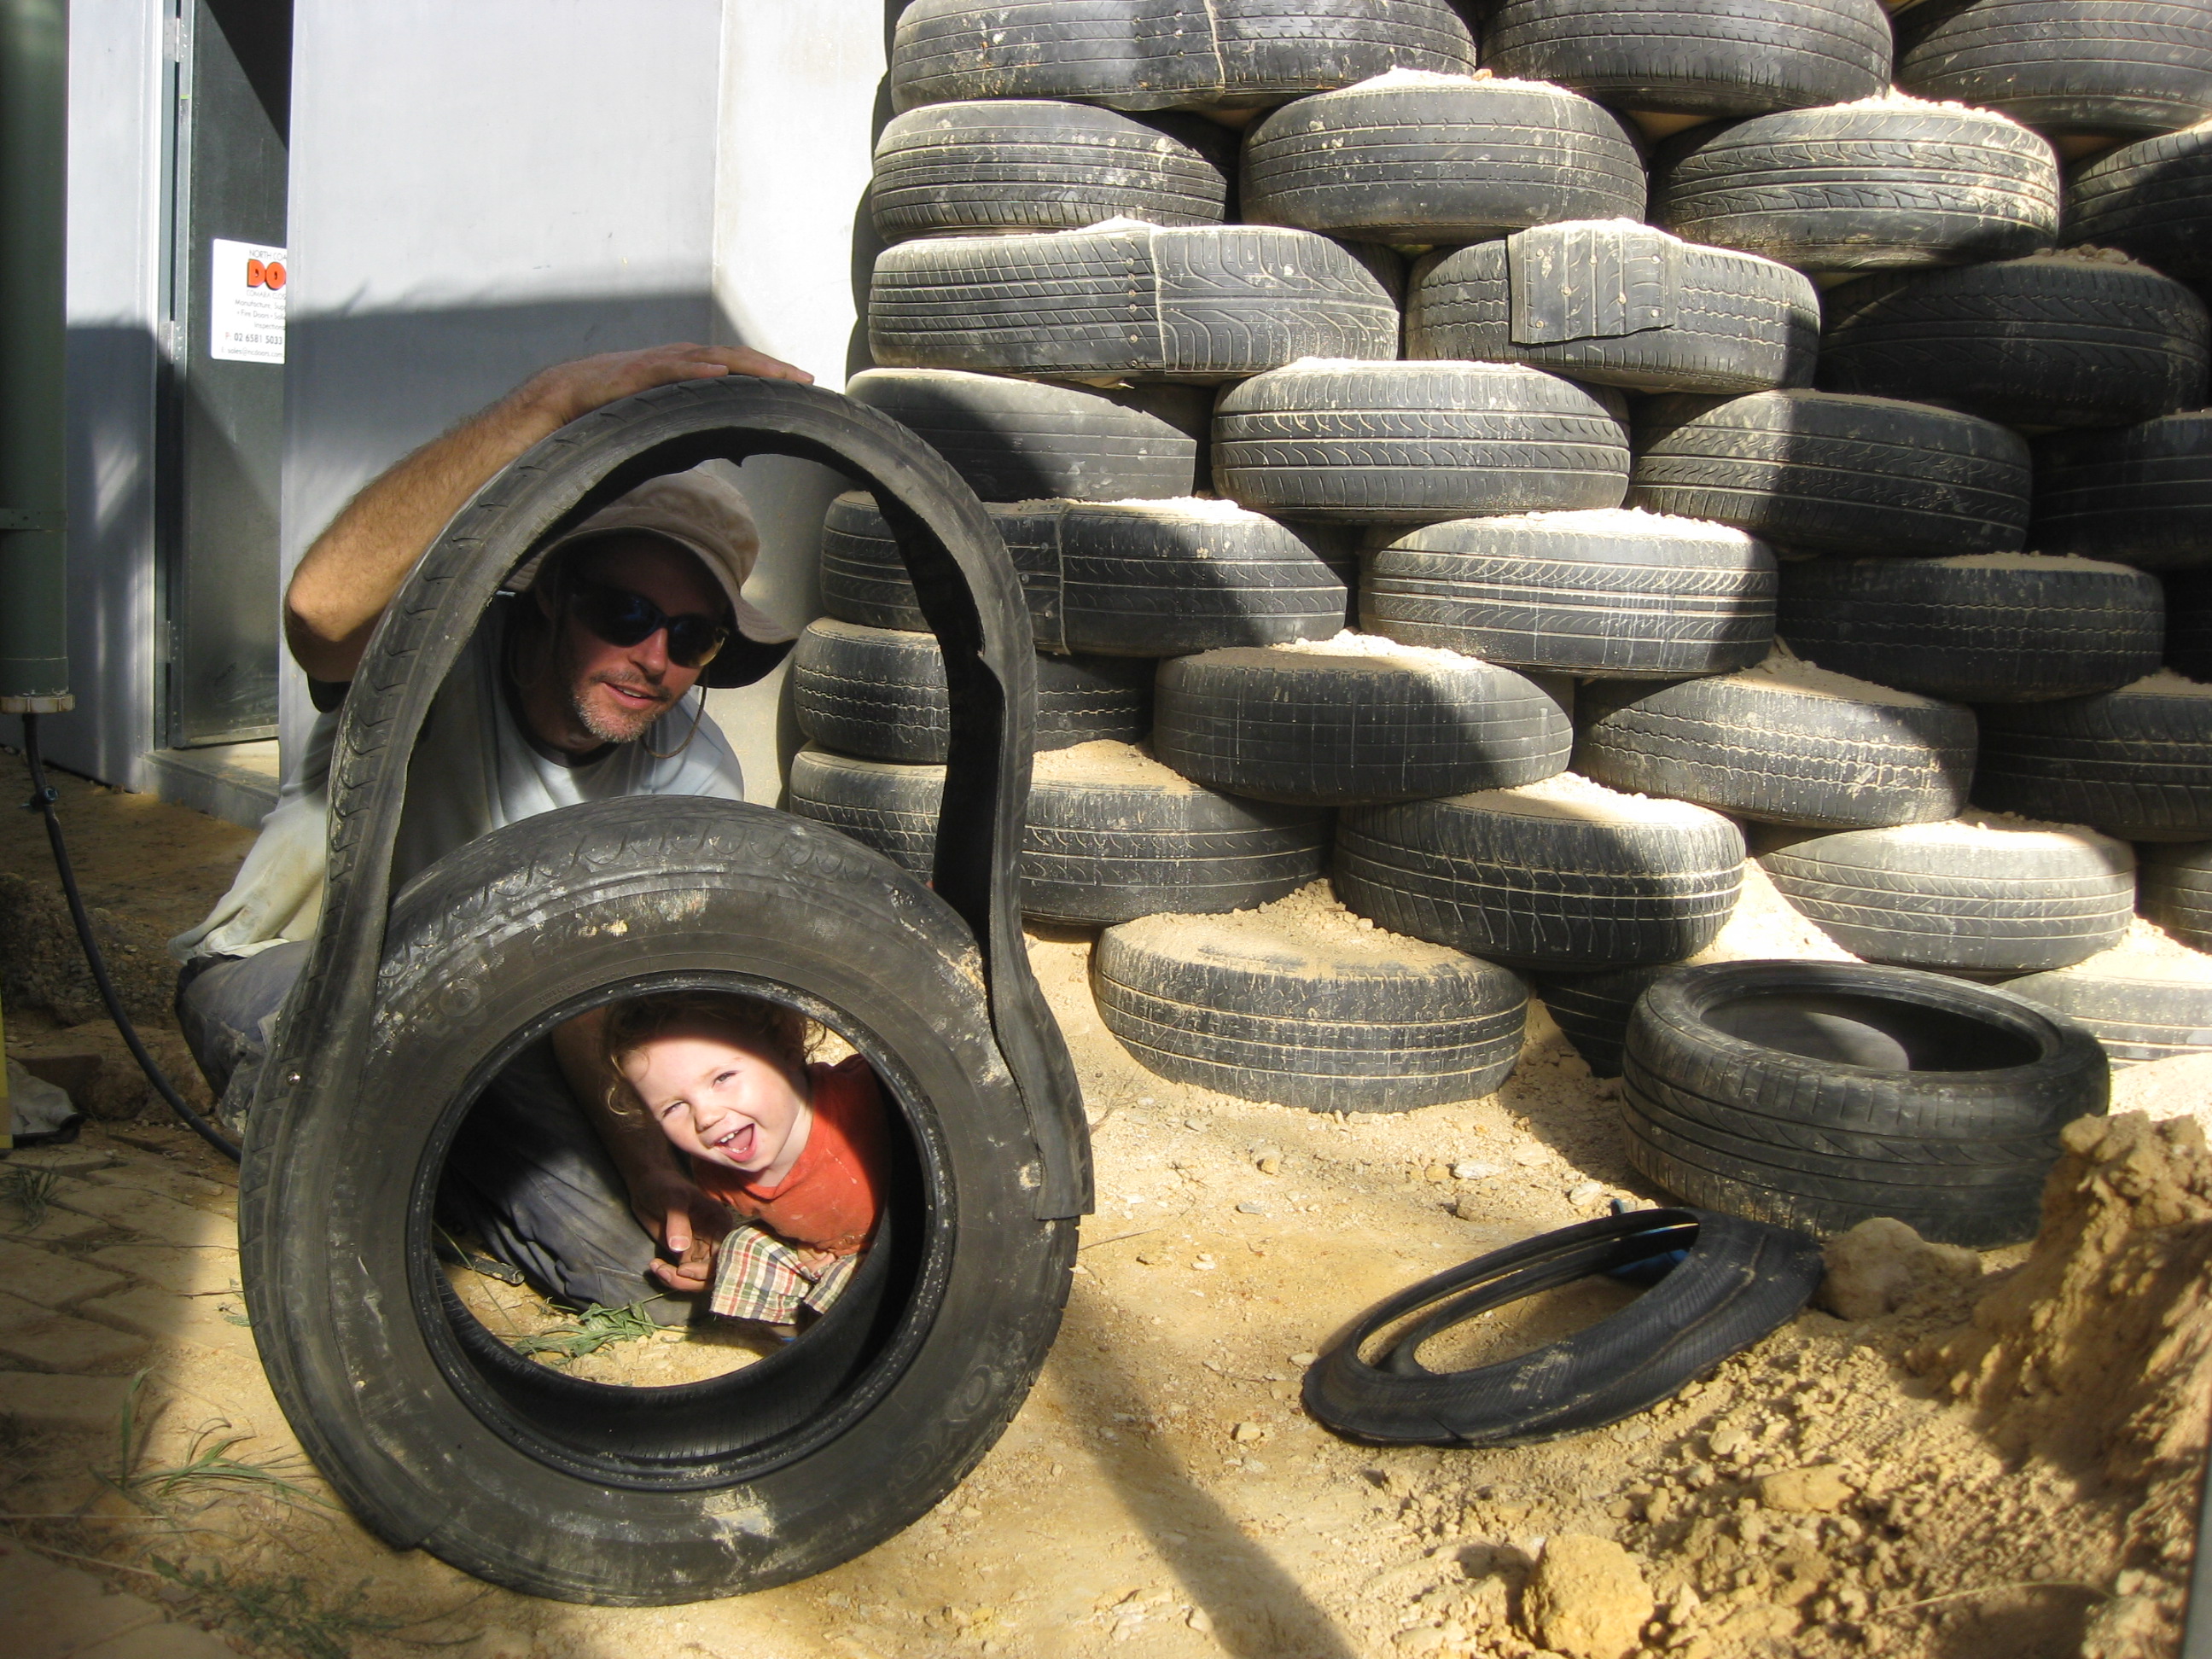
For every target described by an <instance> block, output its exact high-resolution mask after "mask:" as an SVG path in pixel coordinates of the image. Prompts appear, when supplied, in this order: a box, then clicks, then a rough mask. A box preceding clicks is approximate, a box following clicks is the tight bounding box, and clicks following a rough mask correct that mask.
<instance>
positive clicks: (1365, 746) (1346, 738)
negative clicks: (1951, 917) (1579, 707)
mask: <svg viewBox="0 0 2212 1659" xmlns="http://www.w3.org/2000/svg"><path fill="white" fill-rule="evenodd" d="M1154 721H1155V723H1154V726H1153V733H1152V748H1153V752H1154V753H1155V754H1157V755H1158V757H1159V758H1160V760H1161V761H1162V762H1164V763H1165V764H1167V765H1169V766H1171V767H1173V768H1174V769H1176V771H1178V772H1180V773H1182V775H1184V776H1185V777H1187V778H1190V779H1192V780H1194V781H1197V782H1199V783H1202V784H1205V785H1206V786H1207V787H1209V788H1213V789H1223V790H1226V791H1227V792H1229V793H1231V794H1233V795H1247V796H1249V797H1251V798H1252V799H1255V800H1272V801H1282V802H1285V803H1287V804H1290V805H1308V806H1340V805H1354V804H1358V803H1363V802H1372V801H1389V800H1408V799H1414V798H1416V797H1421V796H1430V795H1452V794H1460V793H1464V792H1466V791H1468V790H1473V789H1503V788H1510V787H1512V786H1514V785H1516V784H1522V783H1534V782H1535V781H1537V780H1538V779H1540V778H1547V777H1550V776H1551V775H1553V773H1555V772H1558V771H1559V770H1561V769H1563V768H1564V767H1565V765H1566V763H1567V751H1568V750H1570V749H1571V748H1572V747H1573V746H1574V731H1573V728H1572V727H1571V726H1570V725H1569V724H1568V721H1567V717H1566V716H1565V714H1562V713H1561V712H1560V710H1559V705H1558V704H1557V703H1556V702H1553V700H1552V699H1551V698H1550V697H1549V696H1546V695H1545V694H1544V693H1543V692H1542V691H1541V690H1538V689H1537V688H1536V687H1535V686H1534V685H1532V684H1529V683H1528V681H1527V680H1525V679H1523V678H1521V676H1520V675H1518V674H1516V673H1514V672H1512V671H1510V669H1504V668H1497V667H1493V666H1492V665H1490V664H1488V663H1483V662H1474V661H1466V660H1461V661H1437V660H1435V659H1431V658H1427V657H1424V656H1417V655H1414V654H1413V653H1406V654H1404V655H1394V654H1388V653H1387V647H1385V649H1384V651H1383V652H1375V651H1372V650H1371V649H1370V650H1369V651H1363V652H1360V653H1356V654H1355V653H1348V652H1346V653H1339V652H1328V651H1304V650H1297V649H1291V650H1272V651H1254V650H1235V651H1208V652H1206V653H1202V654H1200V655H1198V656H1191V657H1177V658H1175V659H1172V660H1170V661H1168V662H1164V663H1163V664H1161V665H1160V671H1159V681H1158V699H1157V710H1156V714H1155V716H1154Z"/></svg>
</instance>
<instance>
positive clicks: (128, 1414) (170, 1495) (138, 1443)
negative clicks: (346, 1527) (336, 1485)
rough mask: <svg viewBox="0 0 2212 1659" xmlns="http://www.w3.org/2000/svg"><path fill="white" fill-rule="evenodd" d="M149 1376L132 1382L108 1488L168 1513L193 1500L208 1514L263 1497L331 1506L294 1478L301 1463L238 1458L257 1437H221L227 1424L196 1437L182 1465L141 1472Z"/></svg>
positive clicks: (142, 1373)
mask: <svg viewBox="0 0 2212 1659" xmlns="http://www.w3.org/2000/svg"><path fill="white" fill-rule="evenodd" d="M146 1377H147V1373H146V1372H145V1371H140V1372H139V1373H138V1374H137V1376H133V1377H132V1378H131V1386H130V1388H129V1389H128V1390H126V1391H125V1394H124V1396H123V1415H122V1418H121V1419H120V1421H119V1423H118V1440H119V1442H120V1443H119V1445H118V1455H117V1464H116V1473H115V1474H114V1476H113V1478H112V1479H110V1480H108V1484H109V1485H111V1486H113V1487H114V1488H115V1490H116V1491H118V1492H121V1493H122V1494H123V1495H124V1496H125V1498H129V1499H130V1500H131V1502H132V1503H134V1504H138V1505H139V1506H140V1507H141V1508H143V1509H149V1510H155V1511H156V1512H158V1513H161V1514H167V1513H169V1512H170V1510H171V1509H172V1508H173V1506H175V1505H178V1504H181V1503H184V1502H185V1501H187V1500H190V1499H193V1498H197V1499H198V1500H199V1501H198V1502H197V1503H195V1504H191V1507H192V1508H193V1509H195V1510H204V1509H205V1508H206V1507H207V1506H208V1505H209V1504H213V1503H216V1502H217V1501H218V1500H220V1499H222V1498H235V1497H243V1496H246V1495H247V1494H249V1493H258V1494H260V1495H261V1496H263V1497H265V1498H277V1499H279V1500H281V1501H283V1502H284V1503H288V1504H316V1505H319V1507H322V1508H325V1509H327V1508H329V1507H330V1505H329V1504H328V1503H327V1501H326V1500H325V1499H324V1498H321V1497H320V1496H319V1495H318V1494H316V1493H314V1492H310V1491H308V1490H307V1488H306V1487H305V1486H301V1485H299V1484H298V1483H297V1482H296V1481H295V1480H293V1479H292V1478H291V1477H292V1475H294V1474H297V1473H300V1472H301V1471H300V1470H299V1469H298V1468H297V1467H296V1466H297V1465H298V1463H299V1461H300V1460H298V1459H297V1458H295V1457H274V1458H270V1459H269V1460H268V1461H267V1462H253V1461H252V1460H251V1459H249V1458H244V1457H233V1456H232V1455H230V1451H231V1448H232V1447H234V1446H236V1445H239V1444H240V1443H243V1442H245V1441H246V1440H250V1439H252V1436H251V1435H244V1434H234V1435H230V1436H228V1437H222V1438H218V1436H220V1435H221V1434H222V1430H224V1429H225V1428H228V1426H229V1425H228V1424H224V1423H218V1424H211V1425H209V1426H207V1427H205V1428H203V1429H202V1430H200V1431H199V1432H198V1433H197V1434H196V1435H194V1436H193V1437H192V1443H191V1449H190V1450H189V1451H188V1452H187V1453H186V1455H185V1461H184V1462H181V1463H178V1464H173V1465H172V1466H171V1467H169V1468H159V1469H142V1468H139V1467H138V1461H139V1459H140V1458H141V1457H142V1456H143V1455H144V1453H145V1449H146V1447H145V1436H144V1435H143V1433H142V1432H141V1431H140V1428H139V1410H138V1393H139V1390H140V1389H142V1388H143V1387H144V1386H145V1383H146ZM102 1478H103V1479H108V1478H107V1477H105V1476H103V1477H102Z"/></svg>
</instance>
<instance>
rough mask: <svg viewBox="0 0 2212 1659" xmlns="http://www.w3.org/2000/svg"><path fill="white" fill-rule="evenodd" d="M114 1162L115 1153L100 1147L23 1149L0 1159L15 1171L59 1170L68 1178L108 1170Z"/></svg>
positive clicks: (28, 1147)
mask: <svg viewBox="0 0 2212 1659" xmlns="http://www.w3.org/2000/svg"><path fill="white" fill-rule="evenodd" d="M114 1161H115V1154H114V1153H112V1152H102V1151H101V1150H100V1148H99V1147H97V1146H19V1147H17V1148H16V1149H15V1151H14V1152H9V1153H8V1154H7V1156H6V1157H4V1158H0V1164H5V1165H6V1166H7V1167H8V1168H9V1169H11V1170H17V1169H21V1170H59V1171H60V1172H61V1173H62V1174H64V1175H76V1174H81V1173H82V1172H83V1171H84V1170H99V1169H104V1168H106V1166H107V1165H108V1164H112V1163H113V1162H114Z"/></svg>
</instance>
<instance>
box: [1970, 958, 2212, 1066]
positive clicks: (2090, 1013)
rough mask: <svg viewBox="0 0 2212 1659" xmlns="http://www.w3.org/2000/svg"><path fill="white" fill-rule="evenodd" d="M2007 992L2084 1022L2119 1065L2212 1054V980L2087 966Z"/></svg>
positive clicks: (2017, 983) (2021, 982)
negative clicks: (2189, 1055) (2117, 971)
mask: <svg viewBox="0 0 2212 1659" xmlns="http://www.w3.org/2000/svg"><path fill="white" fill-rule="evenodd" d="M2004 988H2005V989H2006V990H2008V991H2010V992H2011V993H2012V994H2014V995H2015V996H2022V997H2026V998H2027V1000H2029V1001H2030V1002H2033V1003H2035V1004H2038V1005H2039V1006H2042V1007H2045V1008H2048V1009H2051V1011H2052V1012H2055V1013H2059V1014H2063V1015H2064V1016H2066V1017H2067V1018H2069V1019H2075V1020H2079V1021H2080V1022H2081V1024H2083V1025H2085V1026H2087V1028H2088V1029H2089V1030H2090V1031H2091V1032H2092V1033H2093V1034H2094V1035H2095V1036H2096V1039H2097V1041H2098V1042H2100V1043H2101V1044H2102V1045H2103V1046H2104V1050H2105V1053H2106V1054H2107V1055H2108V1056H2110V1058H2111V1060H2112V1064H2113V1065H2115V1066H2141V1065H2144V1064H2147V1063H2148V1062H2150V1061H2153V1060H2179V1059H2180V1058H2182V1057H2183V1056H2184V1055H2187V1054H2212V975H2196V976H2186V975H2175V976H2173V977H2171V978H2169V977H2166V976H2165V975H2161V974H2160V971H2159V970H2158V969H2156V968H2155V967H2154V966H2152V965H2151V964H2149V963H2144V964H2142V966H2141V968H2140V969H2136V970H2135V971H2131V972H2128V973H2115V972H2113V971H2112V970H2111V969H2108V968H2106V967H2105V966H2104V965H2103V964H2101V963H2095V962H2087V963H2082V964H2081V966H2079V967H2076V968H2062V969H2058V970H2057V971H2056V972H2053V973H2048V974H2031V975H2028V976H2027V978H2025V979H2015V980H2008V981H2006V982H2005V987H2004Z"/></svg>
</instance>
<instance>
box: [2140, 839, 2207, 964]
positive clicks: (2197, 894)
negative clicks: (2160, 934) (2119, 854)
mask: <svg viewBox="0 0 2212 1659" xmlns="http://www.w3.org/2000/svg"><path fill="white" fill-rule="evenodd" d="M2136 908H2138V909H2140V910H2141V911H2142V914H2143V915H2145V916H2146V917H2148V919H2149V920H2150V921H2154V922H2156V923H2157V924H2158V925H2159V926H2160V927H2163V928H2165V929H2166V932H2167V933H2171V934H2172V935H2173V936H2174V938H2176V939H2179V940H2180V941H2181V942H2182V943H2183V944H2184V945H2187V946H2189V948H2190V949H2191V950H2192V951H2212V841H2196V842H2183V843H2181V844H2179V845H2178V846H2171V847H2149V848H2144V849H2143V860H2142V867H2141V868H2140V869H2139V870H2137V872H2136Z"/></svg>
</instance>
